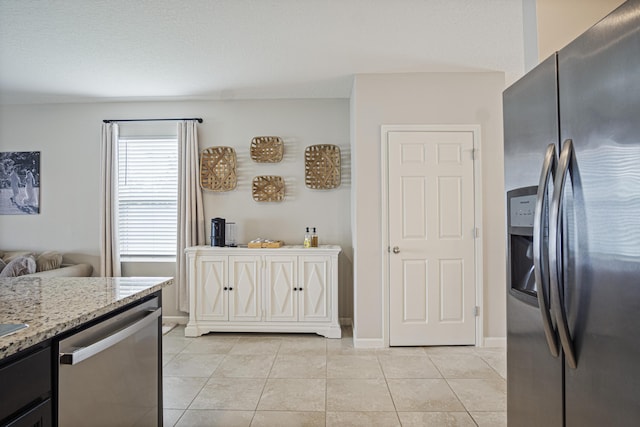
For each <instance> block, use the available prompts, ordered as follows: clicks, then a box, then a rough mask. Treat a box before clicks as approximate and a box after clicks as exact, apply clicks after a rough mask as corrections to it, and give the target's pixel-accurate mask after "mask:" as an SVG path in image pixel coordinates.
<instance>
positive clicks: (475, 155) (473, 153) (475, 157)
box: [471, 148, 480, 160]
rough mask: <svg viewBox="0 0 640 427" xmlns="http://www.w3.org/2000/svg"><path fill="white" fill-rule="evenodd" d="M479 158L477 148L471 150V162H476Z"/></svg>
mask: <svg viewBox="0 0 640 427" xmlns="http://www.w3.org/2000/svg"><path fill="white" fill-rule="evenodd" d="M479 158H480V151H479V150H478V149H477V148H474V149H472V150H471V160H478V159H479Z"/></svg>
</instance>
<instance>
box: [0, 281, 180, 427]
mask: <svg viewBox="0 0 640 427" xmlns="http://www.w3.org/2000/svg"><path fill="white" fill-rule="evenodd" d="M172 283H173V279H172V278H156V277H146V278H141V277H121V278H102V277H83V278H77V277H56V278H38V277H23V278H13V279H0V324H23V323H24V324H27V325H29V326H28V327H27V328H24V329H21V330H19V331H17V332H15V333H13V334H11V335H7V336H3V337H0V383H2V387H1V388H0V425H5V424H8V423H13V422H16V421H17V423H16V424H15V425H34V424H35V423H34V422H33V421H34V420H35V421H37V422H40V421H42V424H43V425H57V424H58V423H57V420H58V415H59V414H58V412H57V408H58V406H59V405H60V404H61V402H60V400H61V399H59V397H60V396H59V392H60V390H59V385H60V383H61V382H62V380H64V375H63V377H62V378H61V376H60V371H62V370H63V369H64V367H63V362H59V359H61V358H60V357H59V352H60V350H59V344H60V343H62V342H63V340H64V339H69V338H73V335H74V334H76V335H80V334H81V333H82V331H84V330H88V329H94V328H96V327H99V326H100V325H101V324H103V323H106V321H108V320H109V319H110V318H114V317H115V318H118V319H119V320H118V321H119V322H120V324H116V325H114V326H111V329H112V330H111V331H110V332H109V333H111V332H118V333H119V329H127V328H128V325H125V320H127V319H126V318H125V317H126V316H128V313H129V312H132V309H134V308H135V307H137V306H141V304H149V303H151V301H152V300H153V304H154V306H155V307H156V309H155V310H154V314H155V317H154V319H147V320H144V319H142V320H144V321H145V322H146V323H147V324H149V325H150V327H151V330H156V331H157V333H155V334H154V335H149V336H148V337H146V338H145V342H146V344H147V346H148V345H149V344H153V345H152V347H153V348H155V349H156V350H157V353H159V354H161V340H160V336H161V335H160V329H161V319H160V317H159V315H160V313H161V308H160V307H161V289H162V288H163V287H164V286H168V285H170V284H172ZM147 312H149V313H150V312H151V310H148V309H147V310H145V312H144V313H142V312H141V313H142V314H136V316H138V317H140V318H141V316H146V314H147ZM132 316H133V315H131V316H129V317H130V318H132ZM135 320H136V321H137V320H139V319H135ZM137 323H142V322H141V321H140V322H137ZM120 335H121V336H122V334H120ZM83 339H85V338H83ZM150 340H152V341H153V342H151V341H150ZM83 345H84V343H83ZM88 347H89V345H88V344H87V348H88ZM111 347H113V348H116V347H117V345H115V344H111ZM125 353H126V352H123V353H122V354H125ZM117 354H120V353H113V355H117ZM99 356H100V355H99V354H98V355H97V356H93V355H91V356H86V355H85V356H83V357H85V358H86V359H89V358H91V360H92V361H96V360H100V358H99ZM111 357H113V356H111ZM76 359H78V358H77V357H76ZM155 359H156V356H154V360H155ZM116 362H117V361H116ZM152 363H155V364H156V365H158V366H157V368H158V369H157V372H158V376H157V381H156V383H155V384H154V386H155V388H156V389H157V390H154V393H156V394H157V396H158V397H159V398H158V399H157V403H158V406H157V408H155V409H154V411H157V412H159V413H160V414H161V410H162V402H161V396H162V393H161V375H160V374H161V359H160V362H152ZM71 364H74V365H76V366H82V365H83V364H82V363H80V362H79V361H78V362H73V360H72V361H71V363H69V365H71ZM119 376H123V375H119ZM154 376H155V375H154ZM87 380H88V381H87V386H89V384H90V383H91V379H90V378H87ZM102 388H103V389H104V391H105V392H108V391H109V386H108V385H104V386H103V387H102ZM154 404H155V403H154ZM34 411H35V412H34ZM30 414H31V415H30ZM34 414H35V415H34ZM157 418H158V421H159V422H158V423H157V424H156V425H160V424H161V420H162V418H161V415H158V416H157ZM154 419H155V416H154ZM11 425H14V424H11ZM87 425H89V424H87ZM145 425H147V424H145Z"/></svg>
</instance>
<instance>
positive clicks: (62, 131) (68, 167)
mask: <svg viewBox="0 0 640 427" xmlns="http://www.w3.org/2000/svg"><path fill="white" fill-rule="evenodd" d="M149 117H202V118H203V119H204V123H202V124H200V125H199V143H200V148H201V149H203V148H206V147H210V146H214V145H227V146H232V147H234V148H235V149H236V152H237V155H238V175H239V181H238V187H237V189H236V190H235V191H232V192H229V193H212V192H205V194H204V203H205V218H206V219H207V223H208V224H209V223H210V218H213V217H216V216H220V217H224V218H227V220H229V221H235V222H236V223H237V224H238V227H239V230H238V239H239V241H240V242H247V241H248V240H251V239H253V238H255V237H258V236H259V237H264V238H272V239H281V240H284V241H285V242H286V243H290V244H298V243H301V242H302V238H303V235H304V227H305V226H316V227H318V233H319V238H320V243H321V244H323V243H326V244H338V245H340V246H342V248H343V254H342V255H341V256H340V269H341V271H340V288H341V290H340V292H341V293H340V316H341V317H351V311H352V306H353V302H352V280H351V277H352V259H353V251H352V249H351V230H350V224H349V217H350V191H351V177H350V146H349V101H348V100H346V99H329V100H266V101H211V102H209V101H207V102H204V101H203V102H147V103H142V102H135V103H95V104H49V105H21V106H20V105H14V106H2V107H0V151H40V152H41V170H40V177H41V182H42V186H41V193H40V194H41V200H40V205H41V213H40V214H39V215H20V216H8V215H2V216H0V248H11V249H17V248H24V249H32V250H45V249H48V250H58V251H61V252H74V253H77V252H80V253H86V254H90V255H93V256H95V257H97V256H98V255H99V238H100V233H99V226H100V224H99V206H100V194H99V189H100V153H99V147H100V125H101V122H102V119H118V118H149ZM174 128H175V125H173V124H171V125H168V124H167V123H155V124H136V125H131V124H129V125H126V124H123V126H122V131H123V133H128V134H135V133H138V132H144V133H147V134H156V135H158V134H165V133H166V132H170V131H172V130H173V129H174ZM260 135H277V136H280V137H282V138H283V139H284V143H285V158H284V159H283V161H282V162H280V163H275V164H258V163H255V162H253V161H252V160H251V158H250V156H249V147H250V143H251V138H253V137H254V136H260ZM322 143H327V144H335V145H338V146H340V148H341V151H342V162H343V167H342V172H343V177H342V185H341V186H340V187H339V188H338V189H335V190H325V191H318V190H310V189H308V188H306V187H305V185H304V149H305V147H306V146H308V145H312V144H322ZM263 174H264V175H267V174H268V175H281V176H283V177H284V178H285V185H286V199H285V201H284V202H281V203H257V202H255V201H253V199H252V197H251V179H252V178H253V176H255V175H263ZM207 235H208V231H207ZM173 271H174V270H173V265H172V264H169V265H167V264H158V263H145V264H142V265H132V264H127V265H125V266H124V268H123V272H124V274H126V275H148V276H165V275H173V273H172V272H173ZM174 294H175V290H174V289H173V288H169V289H167V290H166V291H165V292H164V297H165V314H167V315H178V314H180V313H179V312H178V311H177V310H176V305H175V304H176V302H175V295H174Z"/></svg>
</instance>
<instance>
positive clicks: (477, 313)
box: [473, 305, 480, 317]
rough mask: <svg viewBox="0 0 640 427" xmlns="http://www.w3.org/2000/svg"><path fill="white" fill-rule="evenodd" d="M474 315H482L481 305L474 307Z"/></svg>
mask: <svg viewBox="0 0 640 427" xmlns="http://www.w3.org/2000/svg"><path fill="white" fill-rule="evenodd" d="M473 315H474V316H475V317H478V316H480V307H478V306H477V305H476V306H475V307H473Z"/></svg>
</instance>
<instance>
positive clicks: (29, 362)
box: [0, 342, 53, 427]
mask: <svg viewBox="0 0 640 427" xmlns="http://www.w3.org/2000/svg"><path fill="white" fill-rule="evenodd" d="M51 360H52V359H51V346H50V343H49V342H47V343H46V344H42V345H38V346H37V347H35V348H31V349H28V350H25V351H22V352H20V353H17V354H15V355H13V356H11V357H10V358H8V359H5V360H3V361H2V362H0V384H2V387H0V426H2V427H5V426H7V427H8V426H11V427H35V426H37V427H48V426H51V425H52V419H53V413H52V404H51V390H52V386H51V384H52V373H51Z"/></svg>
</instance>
